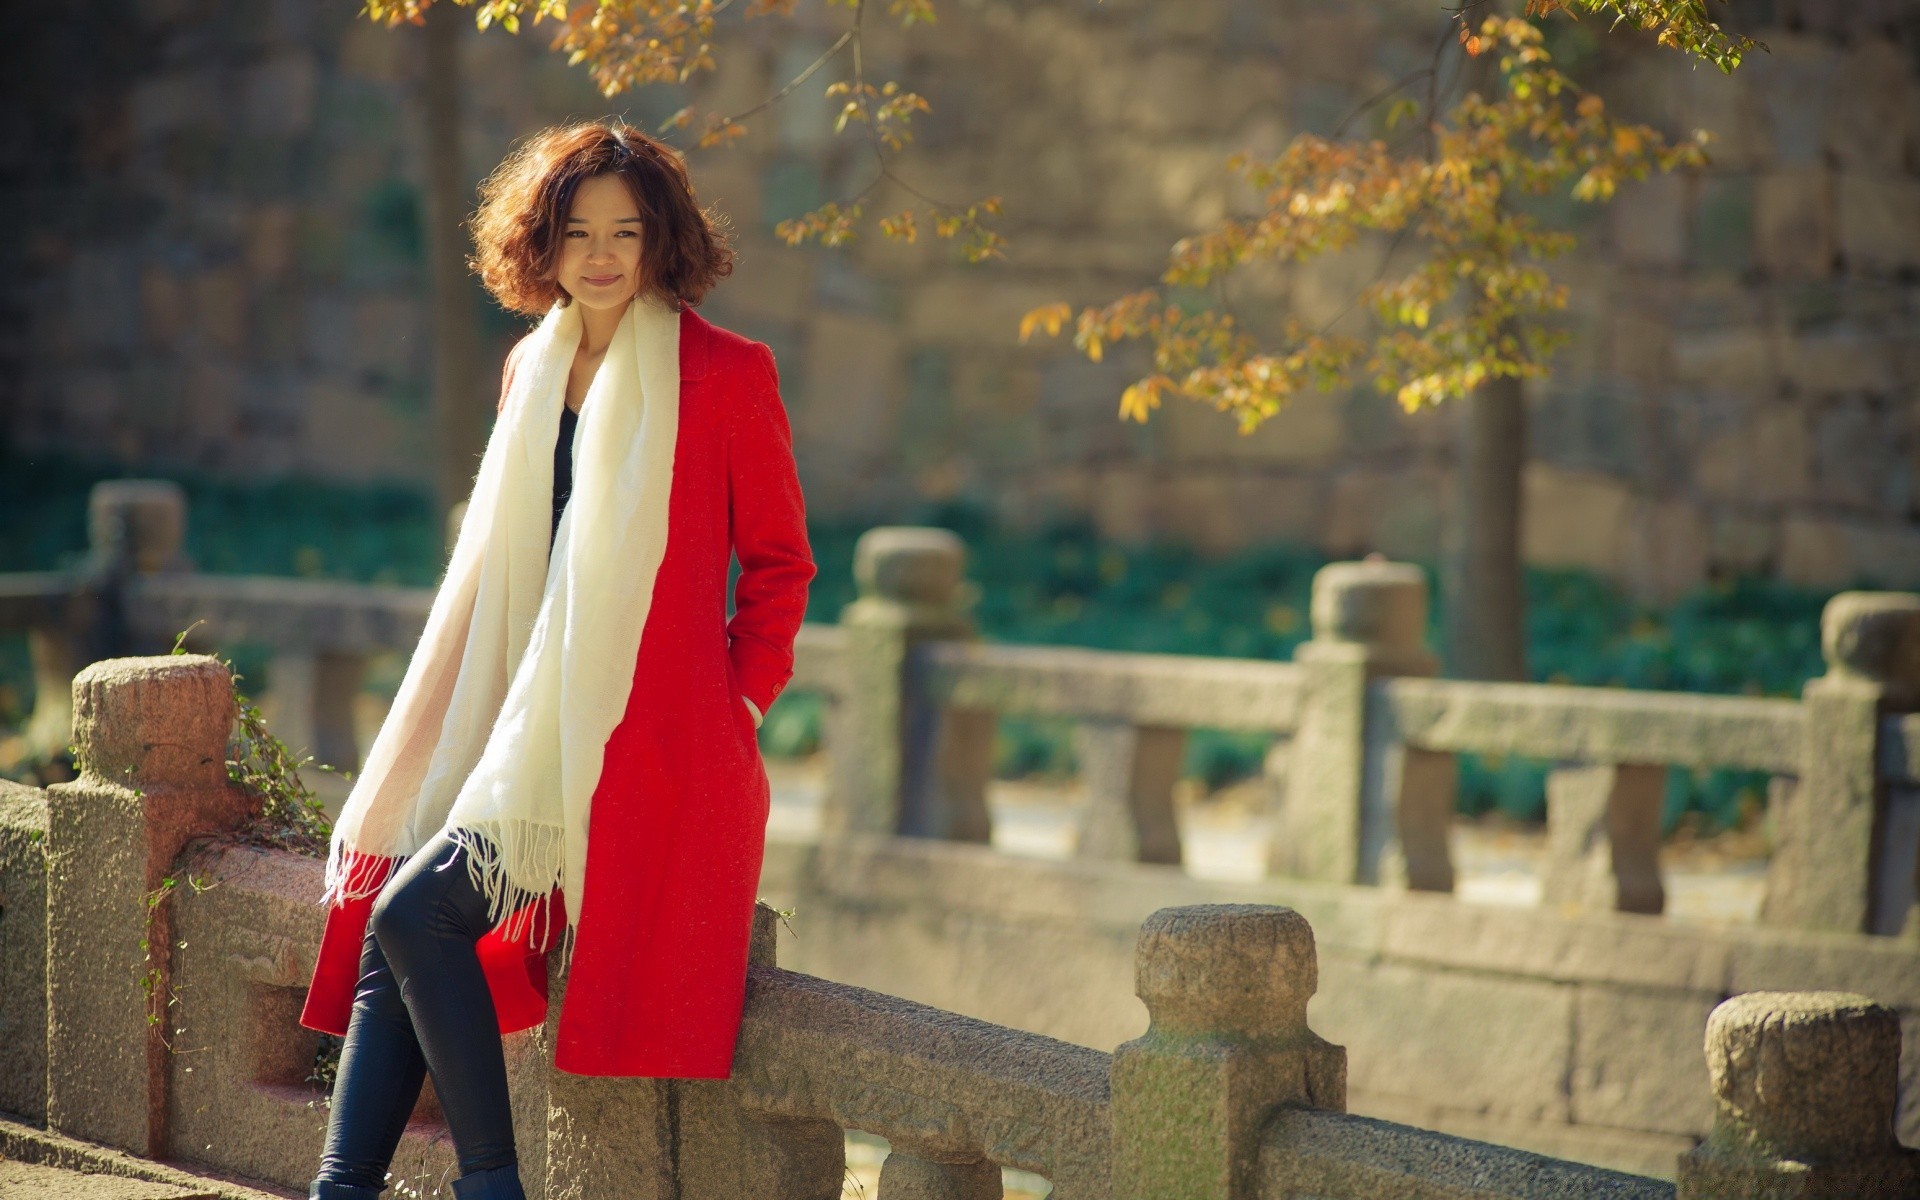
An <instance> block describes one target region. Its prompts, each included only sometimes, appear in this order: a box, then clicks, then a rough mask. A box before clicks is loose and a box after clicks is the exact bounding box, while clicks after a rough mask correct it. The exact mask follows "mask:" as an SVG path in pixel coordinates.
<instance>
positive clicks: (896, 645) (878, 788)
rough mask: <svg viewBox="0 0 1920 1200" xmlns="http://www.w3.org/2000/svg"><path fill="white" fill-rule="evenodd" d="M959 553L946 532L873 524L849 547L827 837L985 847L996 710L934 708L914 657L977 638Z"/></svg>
mask: <svg viewBox="0 0 1920 1200" xmlns="http://www.w3.org/2000/svg"><path fill="white" fill-rule="evenodd" d="M965 566H966V546H965V544H964V543H962V542H961V541H960V539H959V538H958V537H957V536H955V535H954V534H953V533H951V532H949V531H947V530H944V529H921V528H914V527H908V526H882V527H879V528H876V529H869V530H868V531H867V532H866V533H864V534H862V535H861V537H860V541H859V542H858V544H857V545H856V546H855V548H854V564H853V570H854V578H855V581H856V582H857V583H858V585H859V588H860V598H859V599H857V600H855V601H854V602H853V603H852V604H850V605H848V606H847V608H846V611H845V612H844V613H842V614H841V617H840V627H841V628H842V629H843V630H844V631H845V637H846V672H847V688H846V694H845V698H844V701H843V704H842V712H841V718H840V721H839V723H838V724H837V725H836V727H835V730H834V737H835V742H836V744H835V746H834V751H833V756H832V758H833V772H834V774H833V787H832V788H831V789H830V790H829V793H828V797H827V803H826V812H825V814H824V817H823V822H824V825H825V827H826V829H827V830H828V831H829V832H830V833H831V832H838V831H843V830H847V831H858V832H865V833H902V834H907V835H911V836H916V837H939V838H953V839H956V840H960V841H976V842H984V841H986V840H988V835H989V832H990V828H991V827H990V824H989V821H988V817H987V805H986V787H987V780H988V776H989V774H990V772H991V770H992V766H993V763H992V757H991V755H992V748H993V728H994V714H992V713H984V712H971V711H957V710H943V709H942V708H941V707H940V706H939V705H938V704H936V703H935V702H934V701H933V699H932V698H931V697H929V696H928V695H927V688H926V678H925V675H926V671H925V666H924V664H923V663H922V662H920V661H919V659H918V656H917V655H916V653H915V651H916V650H917V649H918V648H919V647H920V646H921V645H922V644H924V643H926V642H930V641H963V640H966V639H969V638H971V637H973V636H974V627H973V621H972V618H971V617H969V616H968V615H967V610H968V609H969V608H971V607H972V603H973V589H972V587H971V586H970V585H968V584H967V583H965V582H964V581H963V579H962V578H961V576H962V574H963V572H964V570H965Z"/></svg>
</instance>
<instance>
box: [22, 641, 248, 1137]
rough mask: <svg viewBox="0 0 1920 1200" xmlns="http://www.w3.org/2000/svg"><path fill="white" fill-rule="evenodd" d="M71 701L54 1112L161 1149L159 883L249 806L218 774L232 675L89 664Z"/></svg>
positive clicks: (57, 939) (55, 859)
mask: <svg viewBox="0 0 1920 1200" xmlns="http://www.w3.org/2000/svg"><path fill="white" fill-rule="evenodd" d="M73 710H74V731H73V740H74V744H75V746H76V747H77V749H78V751H79V765H80V775H79V778H77V779H75V780H74V781H73V782H71V783H63V784H58V785H55V786H54V787H52V788H49V789H48V791H47V836H46V845H47V1068H48V1069H47V1079H48V1083H47V1124H48V1127H49V1128H51V1129H54V1130H57V1131H59V1132H61V1133H66V1134H71V1135H73V1136H76V1137H80V1138H85V1139H87V1140H90V1141H95V1142H103V1143H105V1144H107V1145H110V1146H117V1147H119V1148H121V1149H124V1150H130V1151H133V1152H134V1153H136V1154H144V1155H149V1156H155V1157H166V1156H167V1155H168V1154H169V1147H168V1133H167V1080H168V1078H169V1069H170V1065H171V1064H170V1063H169V1056H168V1051H167V1048H166V1044H165V1041H164V1038H165V1036H166V1029H165V1027H164V1026H163V1025H162V1024H161V1023H159V1022H160V1021H163V1020H164V1019H165V1017H166V1014H167V1008H166V1000H167V997H168V995H169V991H168V989H169V986H170V974H171V973H170V961H169V955H168V953H167V951H168V948H169V946H170V945H171V941H172V933H171V921H170V911H171V905H170V903H169V902H167V900H166V898H165V896H166V893H165V892H164V891H163V881H164V880H165V879H166V878H167V877H168V876H169V875H170V873H171V872H172V870H173V864H174V859H175V858H176V856H177V855H178V854H179V852H180V850H181V847H182V846H184V845H185V843H186V842H187V841H188V840H189V839H190V838H194V837H198V836H202V835H205V834H211V833H218V832H221V831H224V830H227V829H230V828H232V827H233V826H234V825H236V824H237V823H239V822H242V821H244V820H245V819H246V818H247V817H248V816H250V815H252V814H254V813H256V812H257V811H258V803H257V801H256V800H254V799H253V798H252V797H251V796H249V795H247V794H246V793H244V792H242V791H240V790H239V789H238V788H236V787H234V786H233V785H232V784H231V783H230V782H229V781H228V779H227V769H226V746H227V738H228V735H229V733H230V732H231V730H232V726H233V717H234V706H233V685H232V680H231V677H230V675H229V674H228V672H227V669H226V668H225V667H224V666H223V665H221V664H220V663H219V662H218V661H216V660H214V659H211V658H206V657H203V656H201V655H192V654H189V655H169V656H165V657H158V658H121V659H108V660H105V661H102V662H96V663H94V664H92V665H91V666H88V667H86V668H85V669H83V670H82V671H81V672H80V674H79V675H78V677H76V678H75V679H74V681H73ZM176 886H181V887H184V886H187V884H186V882H185V881H180V882H179V883H178V884H177V885H176ZM143 943H144V944H145V945H146V946H147V947H149V949H147V950H143V949H142V944H143ZM150 1017H152V1018H156V1020H150V1019H149V1018H150Z"/></svg>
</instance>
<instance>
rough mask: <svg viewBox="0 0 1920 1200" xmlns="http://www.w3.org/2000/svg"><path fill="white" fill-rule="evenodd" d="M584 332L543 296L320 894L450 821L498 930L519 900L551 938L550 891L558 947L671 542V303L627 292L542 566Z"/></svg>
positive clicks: (367, 880) (354, 880) (339, 891)
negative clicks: (558, 441)
mask: <svg viewBox="0 0 1920 1200" xmlns="http://www.w3.org/2000/svg"><path fill="white" fill-rule="evenodd" d="M581 329H582V326H581V318H580V312H579V306H578V305H577V304H576V305H568V306H566V307H561V306H559V305H556V306H555V307H554V308H553V309H552V311H550V312H548V313H547V315H546V318H545V319H544V320H542V321H541V323H540V326H539V328H538V329H536V330H535V331H534V332H533V334H532V335H531V336H530V337H529V338H528V339H527V340H526V342H525V344H524V345H523V346H522V348H521V350H520V358H519V361H518V362H517V363H516V364H515V367H514V371H513V378H512V381H511V383H510V385H509V388H508V391H507V395H506V400H505V406H504V408H503V409H502V411H501V414H500V416H499V418H498V419H497V421H496V422H495V424H494V427H493V433H492V435H491V436H490V437H489V439H488V441H487V448H486V453H485V454H484V455H483V456H482V457H481V460H480V470H479V474H478V476H477V477H476V478H475V480H474V485H473V495H472V497H471V498H470V499H469V501H468V503H467V511H466V515H465V517H464V518H463V519H462V520H461V523H460V533H459V536H458V537H457V538H456V539H455V542H454V548H453V555H452V558H451V559H450V561H449V562H448V565H447V571H446V575H445V577H444V579H443V580H442V581H441V584H440V587H439V590H438V592H437V593H436V594H435V595H434V598H433V604H432V607H431V608H430V610H429V612H428V615H427V624H426V628H425V630H424V631H423V632H422V633H421V635H420V643H419V645H418V646H417V647H416V648H415V650H414V653H413V658H412V660H411V661H410V662H409V663H408V664H407V671H406V675H405V676H404V678H403V679H402V680H401V683H400V690H399V692H398V693H397V694H396V695H395V696H394V701H393V707H392V709H391V710H390V711H389V712H388V714H387V718H386V721H385V723H384V724H382V725H381V727H380V732H379V734H378V735H377V736H376V737H375V738H374V742H373V745H372V747H371V748H370V749H369V750H368V752H367V762H366V767H365V769H363V770H362V771H361V772H360V775H359V778H358V779H356V780H355V781H354V785H353V790H352V792H351V793H350V794H349V795H348V797H347V801H346V805H345V807H344V808H343V809H342V810H341V813H340V819H339V820H338V821H337V822H335V824H334V827H333V840H332V844H331V846H330V848H329V854H328V859H327V875H326V891H325V893H324V896H323V900H324V901H326V902H332V903H338V902H340V901H344V900H347V899H350V898H354V897H357V896H365V895H370V894H372V893H374V892H376V891H378V890H379V886H380V884H381V882H382V881H383V876H384V875H385V873H384V872H379V871H375V870H373V869H372V868H373V867H374V866H375V865H376V863H375V862H374V861H373V860H374V859H376V858H392V857H396V856H398V857H402V858H410V857H411V856H412V855H413V854H414V853H415V852H417V851H418V850H419V848H420V847H421V846H422V845H424V844H425V843H426V842H427V841H428V840H429V839H431V838H432V837H433V835H434V834H436V833H438V832H439V831H440V830H442V829H443V828H444V829H446V830H447V832H448V834H449V836H451V837H453V838H454V839H455V840H457V841H459V842H460V843H461V844H462V845H464V846H465V847H466V848H467V850H468V871H469V874H470V875H471V877H472V878H473V881H474V883H475V885H476V886H477V887H479V888H480V890H481V891H483V892H484V893H485V894H486V897H487V903H488V914H489V916H490V918H491V919H492V921H493V922H494V923H495V924H496V925H498V924H499V923H500V922H501V920H502V918H504V917H508V916H509V914H512V923H517V924H518V931H519V932H526V931H529V926H528V924H527V923H528V922H531V921H533V920H534V919H535V918H536V916H537V917H538V920H539V923H540V924H539V931H538V934H537V936H536V942H537V944H545V941H546V937H547V933H548V929H547V922H548V921H549V919H550V917H551V914H550V912H549V911H548V910H549V908H550V904H549V903H548V898H549V893H550V892H551V890H552V889H553V888H554V887H555V886H556V885H558V886H559V887H561V888H562V889H563V891H564V894H565V898H566V902H567V903H566V909H567V918H568V927H567V931H566V934H567V936H566V945H565V947H564V949H563V951H562V954H563V957H566V956H570V955H571V953H572V948H573V941H574V933H575V931H576V929H577V928H578V924H579V919H580V901H581V896H582V889H583V885H584V882H585V878H586V850H587V818H588V808H589V806H590V804H591V802H592V799H593V792H594V787H595V785H596V784H597V783H598V782H599V779H600V769H601V763H602V754H603V750H604V748H605V746H606V742H607V737H608V735H609V734H611V733H612V732H613V729H614V726H615V725H617V724H618V723H619V721H620V718H621V716H622V714H623V713H624V712H625V711H626V705H627V698H628V693H629V692H630V690H631V689H632V686H633V673H634V664H635V660H636V659H637V657H638V655H639V649H640V633H641V630H642V629H643V628H644V627H645V625H646V622H647V612H648V609H649V608H650V606H651V603H652V599H653V584H654V576H655V573H656V572H657V570H658V568H659V566H660V560H661V557H662V556H663V555H664V554H665V552H666V545H667V500H668V496H669V494H670V492H671V488H672V483H673V452H674V444H675V440H676V437H677V434H678V431H679V423H680V314H679V312H678V311H677V310H676V309H674V308H672V307H670V306H669V305H668V304H667V303H666V302H664V301H661V300H658V299H656V298H653V297H651V296H649V297H646V298H636V299H635V300H634V301H633V303H632V304H630V305H629V306H628V308H627V312H626V315H625V316H623V317H622V318H621V320H620V324H619V326H618V327H617V329H616V331H615V333H614V336H613V340H612V342H611V343H610V344H609V345H608V347H607V353H606V357H605V358H604V359H603V360H602V361H601V364H600V368H599V370H598V372H597V373H596V374H595V375H594V379H593V385H592V387H591V388H590V389H589V390H588V392H587V396H586V399H585V401H584V402H583V403H582V405H581V411H580V423H579V426H578V428H577V430H576V432H575V438H574V449H573V464H574V466H573V491H572V495H571V497H570V499H569V500H568V502H567V505H566V508H565V510H564V514H563V515H562V517H561V519H560V528H559V532H558V533H557V535H553V536H554V543H553V548H552V551H551V565H549V551H548V547H547V540H548V537H549V535H550V532H551V523H552V515H553V507H552V491H553V444H554V439H555V436H556V433H557V431H558V429H559V424H560V406H561V405H562V404H563V403H564V402H565V400H564V398H565V392H566V380H567V374H568V371H569V369H570V368H571V366H572V363H573V357H574V352H575V350H576V348H577V347H578V346H579V343H580V337H581ZM475 835H479V838H480V839H484V840H477V839H476V837H475ZM512 923H510V925H511V924H512ZM505 932H506V933H507V934H508V935H509V936H512V935H513V934H514V933H515V932H516V929H515V928H513V927H509V928H508V929H506V931H505Z"/></svg>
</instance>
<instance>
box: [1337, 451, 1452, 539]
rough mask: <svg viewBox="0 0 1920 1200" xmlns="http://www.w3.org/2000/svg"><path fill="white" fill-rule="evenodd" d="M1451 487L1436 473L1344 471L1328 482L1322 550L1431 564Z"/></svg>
mask: <svg viewBox="0 0 1920 1200" xmlns="http://www.w3.org/2000/svg"><path fill="white" fill-rule="evenodd" d="M1450 488H1451V481H1450V479H1449V478H1448V477H1447V476H1445V475H1443V474H1441V473H1440V472H1438V471H1435V470H1428V469H1413V470H1370V469H1358V470H1348V471H1343V472H1341V473H1340V474H1339V475H1338V476H1336V477H1335V478H1334V480H1333V489H1332V499H1331V510H1330V511H1329V512H1328V514H1327V516H1326V525H1325V527H1324V529H1323V532H1322V534H1321V542H1322V545H1323V546H1324V547H1325V548H1326V549H1327V550H1329V551H1330V552H1332V553H1335V554H1346V555H1355V556H1358V555H1363V554H1372V553H1379V554H1385V555H1387V556H1388V557H1390V558H1398V559H1421V560H1431V559H1432V558H1433V557H1434V556H1435V555H1436V554H1437V553H1438V550H1439V545H1440V528H1441V523H1442V522H1443V521H1444V519H1445V515H1446V512H1447V506H1448V504H1449V503H1450V501H1449V494H1450Z"/></svg>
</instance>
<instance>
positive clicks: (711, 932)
mask: <svg viewBox="0 0 1920 1200" xmlns="http://www.w3.org/2000/svg"><path fill="white" fill-rule="evenodd" d="M516 349H517V348H516ZM513 359H514V356H512V355H510V356H509V357H508V360H507V369H506V375H507V379H509V380H510V379H511V378H512V372H513ZM505 395H506V387H505V384H504V383H503V385H502V389H501V396H502V403H503V404H504V402H505ZM667 522H668V524H667V546H666V553H665V556H664V557H663V558H662V560H661V563H660V569H659V573H658V575H657V577H656V578H655V581H654V590H653V604H652V608H651V610H650V611H649V612H648V615H647V623H646V627H645V628H644V629H643V630H642V631H641V637H640V650H639V655H638V657H637V660H636V661H635V663H634V682H633V689H632V692H631V695H630V696H629V698H628V701H627V707H626V711H625V713H624V714H623V715H622V716H621V718H620V723H619V724H618V725H617V726H616V727H615V728H614V731H613V733H612V735H611V736H609V737H608V739H607V744H606V752H605V754H606V757H605V760H604V763H603V766H602V770H601V775H600V781H599V784H598V786H597V787H596V788H595V790H594V793H593V807H592V811H591V815H590V819H589V828H588V837H587V860H586V884H585V894H584V896H582V897H581V898H580V909H579V912H580V923H579V930H578V932H577V934H576V940H575V943H574V950H573V960H572V963H571V966H570V970H569V975H568V980H567V987H566V993H565V995H564V996H563V998H562V1000H561V1006H560V1023H559V1030H558V1035H557V1041H556V1044H555V1046H554V1064H555V1066H557V1067H558V1068H559V1069H560V1070H563V1071H567V1072H570V1073H572V1074H576V1075H620V1076H655V1077H673V1078H703V1079H717V1078H725V1077H726V1076H727V1075H728V1073H729V1071H730V1069H731V1066H732V1062H733V1049H734V1041H735V1038H736V1037H737V1035H738V1033H739V1028H740V1018H741V1010H742V1006H743V1004H744V1003H745V993H746V970H747V939H748V934H749V932H750V930H751V927H752V920H753V906H754V900H755V896H756V893H757V890H758V887H759V882H760V864H761V852H762V849H763V845H764V842H765V838H766V821H767V807H768V801H769V796H768V790H767V776H766V770H765V768H764V767H763V765H762V763H761V761H760V753H759V747H758V744H757V741H756V738H755V734H754V722H753V716H752V715H751V713H750V712H749V711H748V709H747V706H746V705H744V704H742V703H741V698H742V697H745V698H746V699H748V700H751V701H752V702H753V703H754V705H755V706H757V707H758V708H759V710H760V711H761V712H763V713H764V712H766V711H767V710H768V709H769V708H770V707H771V706H772V704H773V701H774V699H775V697H777V696H778V695H779V694H780V691H781V689H782V688H784V687H785V686H786V683H787V680H788V679H789V678H791V677H792V674H793V641H794V638H795V636H796V635H797V634H798V633H799V630H800V622H801V619H802V616H803V615H804V613H805V611H806V602H807V585H808V584H809V582H811V580H812V579H813V575H814V563H813V555H812V551H811V548H810V547H809V545H808V543H807V533H806V514H805V509H804V505H803V502H802V497H801V493H800V483H799V478H798V475H797V473H796V471H795V469H794V461H793V444H792V434H791V430H790V428H789V425H788V422H787V416H786V411H785V409H784V408H783V406H782V404H781V400H780V394H779V376H778V373H777V371H776V368H775V366H774V361H773V354H772V352H771V351H770V350H769V349H768V348H767V347H766V346H765V345H762V344H761V343H759V342H753V341H749V340H747V339H746V338H744V337H741V336H740V335H739V334H736V333H733V332H730V331H728V330H725V329H721V328H719V327H718V326H715V325H713V324H711V323H709V322H708V321H706V320H705V319H703V318H701V317H700V316H699V315H698V314H696V313H694V312H693V311H691V310H688V311H687V312H686V313H684V314H683V315H682V318H681V323H680V422H679V433H678V436H677V438H676V440H675V443H674V461H673V486H672V492H671V496H670V499H669V503H668V510H667ZM734 554H738V556H739V558H740V577H739V580H738V582H737V583H736V584H735V586H734V590H733V600H734V615H733V617H732V619H731V620H729V619H727V616H726V586H727V569H728V565H729V558H730V556H731V555H734ZM400 861H401V860H400V859H397V858H396V859H391V860H383V861H382V862H381V865H380V867H379V868H378V869H379V870H381V871H382V872H384V873H391V871H392V870H393V868H395V867H397V866H398V865H399V863H400ZM561 899H562V900H563V901H566V902H571V901H572V900H573V897H561ZM373 900H374V898H373V897H371V896H368V897H365V898H362V899H360V900H355V901H350V902H348V903H347V904H344V905H340V906H336V907H332V908H329V909H328V911H327V923H326V929H325V932H324V934H323V936H322V938H321V944H320V950H319V957H318V961H317V963H316V966H315V969H314V974H313V982H312V985H311V987H310V988H309V990H308V993H307V1000H306V1005H305V1008H304V1010H303V1011H302V1013H301V1016H300V1023H301V1024H302V1025H304V1026H306V1027H307V1028H309V1029H316V1030H320V1031H322V1032H325V1033H332V1034H337V1035H344V1034H345V1033H346V1030H347V1022H348V1017H349V1015H350V1013H351V1011H352V1006H353V992H354V987H355V984H356V982H357V976H358V973H359V962H360V948H361V939H362V938H363V937H364V936H365V932H366V925H367V919H368V916H369V914H370V912H371V910H372V907H373ZM563 911H565V910H564V909H558V908H557V909H556V910H555V912H556V914H558V913H560V912H563ZM553 924H554V925H555V926H556V927H561V926H562V922H561V921H555V922H553ZM551 940H553V941H557V938H555V939H551ZM548 949H549V947H548V946H547V945H530V944H528V943H527V942H525V941H524V940H521V941H508V940H507V939H506V938H504V937H502V936H501V934H500V931H499V930H498V929H496V930H495V931H494V932H492V933H489V934H488V935H487V936H486V937H485V938H483V939H481V941H480V944H479V950H480V956H481V964H482V966H483V967H485V969H486V974H487V983H488V990H489V991H490V992H491V994H492V999H493V1004H494V1010H495V1012H496V1014H497V1015H498V1017H499V1023H500V1031H501V1032H502V1033H511V1032H513V1031H515V1030H519V1029H526V1028H529V1027H531V1026H533V1025H537V1024H540V1023H541V1022H542V1021H544V1020H545V1019H546V1014H547V968H546V954H547V950H548Z"/></svg>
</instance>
